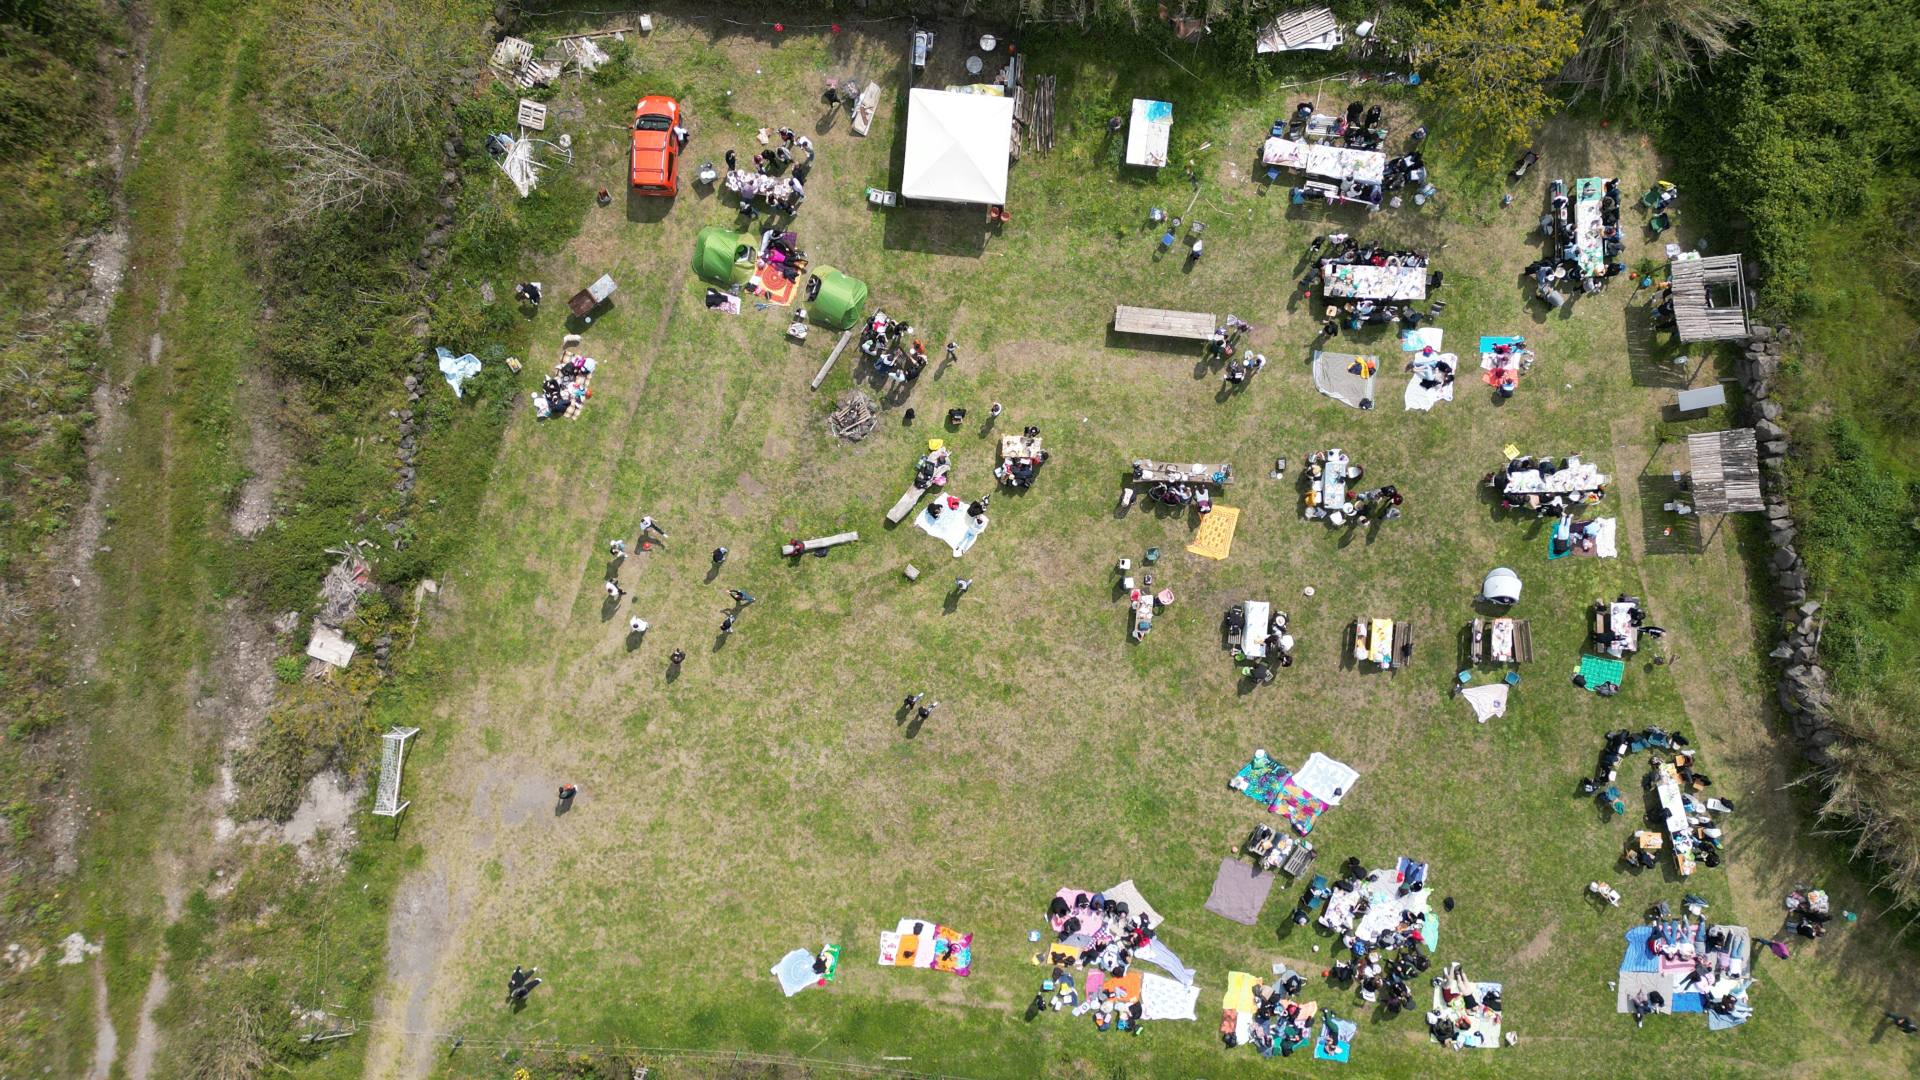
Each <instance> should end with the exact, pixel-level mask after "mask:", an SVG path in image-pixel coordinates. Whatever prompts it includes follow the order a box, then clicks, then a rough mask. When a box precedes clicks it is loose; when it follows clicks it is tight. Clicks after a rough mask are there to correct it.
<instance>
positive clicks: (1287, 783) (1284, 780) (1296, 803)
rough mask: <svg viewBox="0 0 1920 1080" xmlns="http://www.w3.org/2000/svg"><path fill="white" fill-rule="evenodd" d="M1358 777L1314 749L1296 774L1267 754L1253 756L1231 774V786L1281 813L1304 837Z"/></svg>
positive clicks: (1355, 773) (1347, 768)
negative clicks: (1232, 777) (1232, 775)
mask: <svg viewBox="0 0 1920 1080" xmlns="http://www.w3.org/2000/svg"><path fill="white" fill-rule="evenodd" d="M1359 777H1360V774H1359V773H1357V772H1355V771H1353V770H1352V769H1351V768H1349V767H1347V766H1346V765H1343V764H1341V763H1340V762H1338V761H1335V760H1333V759H1332V758H1330V757H1327V756H1326V755H1325V754H1321V753H1317V752H1316V753H1314V754H1312V755H1311V756H1309V757H1308V758H1307V764H1306V767H1305V768H1303V769H1301V770H1300V772H1299V774H1298V775H1295V774H1294V773H1293V772H1291V771H1290V770H1289V769H1288V768H1287V767H1286V766H1285V765H1282V764H1280V763H1279V762H1278V761H1276V760H1274V759H1273V758H1271V757H1256V758H1254V759H1253V760H1252V761H1250V762H1248V763H1247V764H1246V765H1245V766H1243V767H1242V768H1241V769H1240V771H1239V772H1238V773H1236V774H1235V775H1234V782H1233V786H1234V787H1236V788H1239V789H1240V791H1241V792H1242V793H1243V794H1245V795H1246V796H1247V797H1248V798H1249V799H1252V800H1253V801H1255V802H1257V803H1260V804H1262V805H1264V806H1265V807H1266V808H1267V809H1268V810H1270V811H1272V812H1273V813H1276V814H1285V815H1286V817H1287V820H1288V821H1289V822H1291V823H1292V824H1293V827H1294V829H1295V830H1296V831H1298V832H1299V833H1300V834H1301V835H1303V836H1304V835H1306V834H1307V833H1309V832H1312V831H1313V823H1314V822H1315V821H1317V820H1318V819H1319V817H1320V815H1321V814H1324V813H1326V812H1327V808H1328V807H1332V806H1338V805H1339V804H1340V800H1341V799H1342V798H1343V797H1345V795H1346V793H1347V791H1348V790H1350V789H1351V788H1352V785H1353V782H1354V781H1355V780H1357V779H1359ZM1242 781H1244V783H1242Z"/></svg>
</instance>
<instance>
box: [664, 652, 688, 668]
mask: <svg viewBox="0 0 1920 1080" xmlns="http://www.w3.org/2000/svg"><path fill="white" fill-rule="evenodd" d="M686 661H687V650H685V649H675V650H673V652H671V653H669V654H667V663H668V664H671V665H672V666H674V667H679V666H680V665H681V664H684V663H686Z"/></svg>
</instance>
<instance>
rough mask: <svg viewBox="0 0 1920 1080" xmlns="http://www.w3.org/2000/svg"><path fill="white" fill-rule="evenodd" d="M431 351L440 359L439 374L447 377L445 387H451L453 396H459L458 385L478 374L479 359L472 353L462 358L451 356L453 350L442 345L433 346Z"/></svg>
mask: <svg viewBox="0 0 1920 1080" xmlns="http://www.w3.org/2000/svg"><path fill="white" fill-rule="evenodd" d="M433 351H434V352H435V353H436V354H438V355H439V357H440V374H442V375H445V376H446V377H447V385H448V386H451V387H453V396H454V397H459V396H460V384H461V383H463V382H466V381H467V380H468V379H471V378H473V377H474V376H475V375H478V374H480V358H479V357H477V356H475V355H473V354H472V353H466V354H465V355H462V356H455V355H453V350H452V349H449V348H447V347H446V346H444V345H436V346H434V349H433Z"/></svg>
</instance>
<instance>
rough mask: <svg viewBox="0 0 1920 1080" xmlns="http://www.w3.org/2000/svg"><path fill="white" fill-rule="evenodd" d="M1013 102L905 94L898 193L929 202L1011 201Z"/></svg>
mask: <svg viewBox="0 0 1920 1080" xmlns="http://www.w3.org/2000/svg"><path fill="white" fill-rule="evenodd" d="M1012 145H1013V99H1012V98H1006V97H994V96H992V95H989V94H956V93H952V92H950V91H946V90H930V89H926V88H924V87H922V88H916V89H915V90H913V91H912V92H911V93H909V94H908V95H907V161H906V168H905V169H904V170H903V171H902V174H901V175H902V180H901V183H900V194H902V195H904V196H906V197H907V198H909V199H925V200H928V201H931V202H956V203H984V204H989V205H995V206H997V205H1000V204H1003V203H1005V202H1006V201H1007V158H1008V154H1009V152H1010V150H1011V148H1012Z"/></svg>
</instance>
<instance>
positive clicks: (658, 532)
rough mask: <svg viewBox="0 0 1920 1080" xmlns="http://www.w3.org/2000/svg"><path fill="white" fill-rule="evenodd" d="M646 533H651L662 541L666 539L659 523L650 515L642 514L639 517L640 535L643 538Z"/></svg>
mask: <svg viewBox="0 0 1920 1080" xmlns="http://www.w3.org/2000/svg"><path fill="white" fill-rule="evenodd" d="M648 533H652V534H653V535H655V536H658V537H659V538H660V539H662V540H665V539H666V538H667V530H665V529H663V528H661V527H660V525H659V523H658V522H656V521H654V520H653V517H652V515H650V514H642V515H640V535H641V536H645V535H647V534H648Z"/></svg>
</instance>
